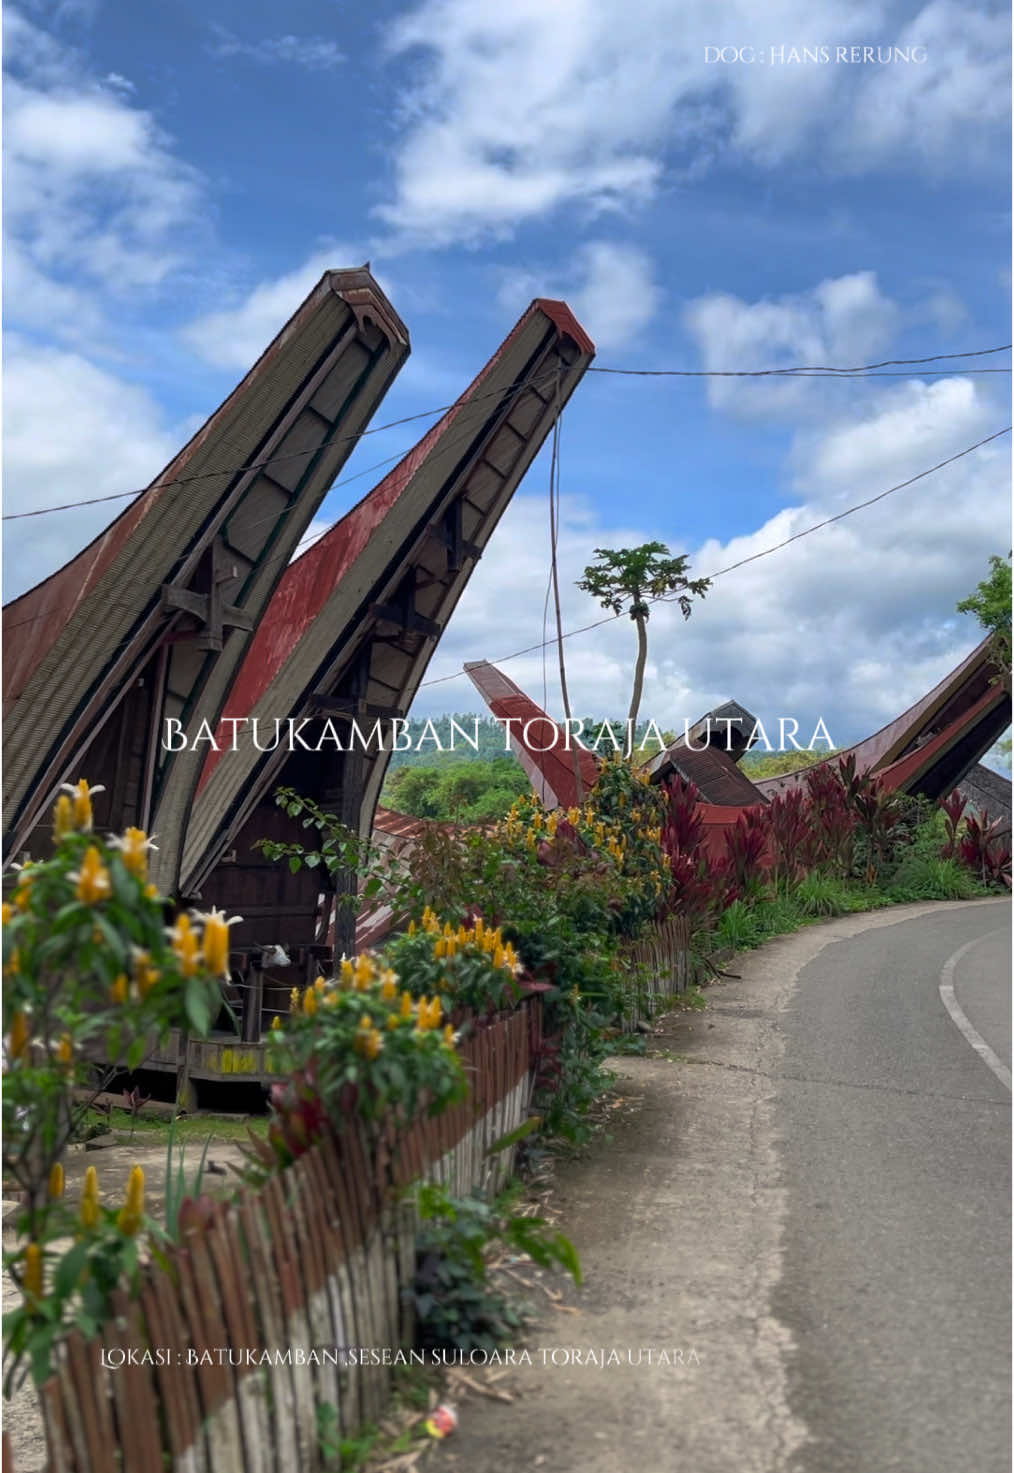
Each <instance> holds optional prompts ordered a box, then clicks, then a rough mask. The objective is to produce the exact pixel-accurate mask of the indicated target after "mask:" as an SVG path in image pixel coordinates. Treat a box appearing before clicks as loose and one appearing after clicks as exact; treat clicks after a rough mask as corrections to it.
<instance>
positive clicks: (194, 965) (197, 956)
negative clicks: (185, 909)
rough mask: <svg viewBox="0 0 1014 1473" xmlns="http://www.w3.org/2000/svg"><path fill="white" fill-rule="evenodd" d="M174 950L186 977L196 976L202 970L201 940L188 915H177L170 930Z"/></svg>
mask: <svg viewBox="0 0 1014 1473" xmlns="http://www.w3.org/2000/svg"><path fill="white" fill-rule="evenodd" d="M169 939H170V941H171V942H172V948H173V951H174V952H175V953H176V959H177V961H178V962H179V964H180V972H181V973H182V975H183V976H184V977H196V975H197V973H198V972H199V971H200V970H201V942H200V938H199V937H198V935H197V932H196V931H195V930H194V928H193V926H192V925H191V922H190V917H189V916H188V915H181V916H177V918H176V924H175V926H173V927H172V928H171V929H170V931H169Z"/></svg>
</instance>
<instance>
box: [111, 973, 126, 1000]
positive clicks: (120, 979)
mask: <svg viewBox="0 0 1014 1473" xmlns="http://www.w3.org/2000/svg"><path fill="white" fill-rule="evenodd" d="M129 990H130V989H129V985H128V983H127V974H126V972H120V973H119V974H118V975H117V977H116V978H115V979H114V981H113V985H112V986H111V987H110V989H109V996H110V997H111V998H112V1000H113V1002H115V1003H121V1004H122V1003H125V1002H126V1001H127V995H128V992H129Z"/></svg>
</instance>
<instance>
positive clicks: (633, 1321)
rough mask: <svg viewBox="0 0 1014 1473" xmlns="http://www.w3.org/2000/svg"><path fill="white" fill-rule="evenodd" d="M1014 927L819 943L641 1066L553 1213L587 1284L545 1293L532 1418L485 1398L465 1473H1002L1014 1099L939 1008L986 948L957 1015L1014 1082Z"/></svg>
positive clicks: (905, 921) (961, 914)
mask: <svg viewBox="0 0 1014 1473" xmlns="http://www.w3.org/2000/svg"><path fill="white" fill-rule="evenodd" d="M1009 923H1010V906H1009V904H1008V903H1006V902H1003V901H1000V902H995V901H989V902H985V903H979V904H971V905H963V904H958V905H920V906H910V907H905V908H904V910H900V911H881V912H877V913H875V914H873V915H861V916H843V917H841V918H839V919H837V920H834V921H831V922H828V923H827V924H823V925H817V926H813V927H807V928H806V929H804V930H802V931H799V932H798V933H796V934H795V935H792V936H786V937H784V938H781V939H779V940H777V941H774V942H772V943H770V944H769V945H767V946H765V947H763V948H761V950H760V951H758V952H754V953H751V954H749V955H747V956H743V957H737V958H736V962H735V965H734V966H733V967H732V968H731V970H732V971H733V972H735V973H737V974H740V975H738V976H736V977H730V978H728V979H726V980H723V981H722V982H720V983H716V984H715V985H714V986H713V987H711V988H710V989H709V991H708V999H709V1003H708V1007H707V1009H706V1011H704V1012H685V1013H673V1014H671V1015H670V1016H669V1017H668V1018H667V1019H665V1020H664V1022H663V1023H662V1025H661V1026H660V1028H659V1030H658V1032H657V1034H656V1036H655V1037H654V1038H653V1039H651V1040H650V1051H649V1055H648V1056H647V1057H645V1058H618V1059H616V1060H614V1063H613V1068H614V1070H615V1073H616V1076H617V1080H616V1100H615V1106H616V1108H615V1109H614V1110H612V1111H611V1112H610V1128H609V1133H608V1135H606V1136H600V1137H599V1138H598V1139H597V1140H596V1141H595V1142H594V1143H593V1145H592V1146H591V1147H590V1148H589V1150H588V1151H587V1152H586V1153H585V1155H584V1156H583V1157H582V1158H581V1159H579V1160H575V1161H568V1162H564V1163H562V1164H561V1165H560V1166H559V1167H558V1170H557V1178H556V1189H555V1192H554V1203H555V1206H556V1208H557V1209H558V1210H559V1211H560V1212H561V1214H562V1216H561V1221H560V1226H561V1227H562V1228H563V1230H564V1231H565V1232H566V1233H567V1234H568V1235H569V1236H570V1237H571V1238H572V1239H573V1241H574V1243H575V1244H576V1246H577V1248H578V1251H579V1252H580V1254H581V1261H582V1264H583V1266H584V1269H585V1274H586V1281H585V1284H584V1286H583V1287H582V1289H581V1290H580V1291H579V1292H577V1293H571V1292H569V1291H568V1294H567V1303H566V1304H563V1305H560V1304H557V1303H555V1302H554V1303H550V1302H549V1301H548V1300H547V1299H546V1298H545V1297H544V1296H542V1295H540V1294H539V1293H538V1292H537V1291H536V1293H535V1296H534V1297H535V1298H536V1299H537V1300H539V1301H540V1308H541V1310H542V1313H541V1317H540V1321H539V1323H538V1324H537V1325H536V1327H535V1328H534V1330H533V1331H532V1333H531V1335H530V1337H529V1340H528V1342H527V1343H528V1345H530V1347H531V1349H532V1357H533V1359H532V1363H531V1365H529V1366H521V1367H518V1368H516V1369H514V1370H507V1371H505V1372H504V1373H502V1379H499V1380H498V1381H497V1382H496V1391H497V1392H498V1393H499V1392H503V1391H507V1392H508V1393H509V1394H510V1395H511V1396H513V1397H514V1398H515V1399H514V1400H513V1401H511V1402H507V1403H501V1402H498V1401H495V1400H489V1399H487V1398H486V1397H482V1396H467V1395H466V1397H465V1399H464V1402H463V1404H462V1406H461V1423H460V1427H459V1431H458V1433H457V1435H456V1436H455V1437H454V1438H453V1439H452V1440H451V1441H450V1442H449V1443H448V1444H447V1447H446V1449H445V1450H444V1451H443V1453H442V1458H443V1459H444V1460H445V1461H446V1462H447V1465H448V1473H457V1470H461V1473H465V1470H467V1473H508V1470H509V1473H514V1470H515V1469H519V1470H520V1469H528V1468H542V1469H544V1470H547V1473H549V1470H551V1473H578V1470H580V1473H629V1470H631V1469H636V1470H638V1473H899V1470H900V1473H966V1470H967V1473H1001V1470H1002V1469H1004V1468H1005V1467H1006V1466H1007V1448H1006V1440H1005V1439H1006V1431H1007V1427H1008V1425H1009V1397H1008V1387H1009V1378H1010V1366H1009V1353H1008V1345H1009V1341H1008V1313H1007V1307H1008V1304H1009V1267H1008V1243H1009V1194H1008V1185H1009V1183H1008V1177H1009V1159H1010V1157H1009V1128H1010V1095H1009V1094H1008V1093H1007V1090H1006V1089H1005V1088H1004V1086H1003V1085H1002V1084H1001V1083H1000V1081H999V1079H997V1077H996V1076H995V1075H994V1074H993V1073H991V1072H990V1070H989V1069H988V1068H987V1067H986V1065H985V1064H984V1063H982V1061H981V1059H980V1058H979V1056H978V1054H976V1053H975V1052H974V1051H973V1049H972V1048H971V1046H970V1045H969V1043H968V1042H967V1040H966V1038H965V1037H964V1035H963V1034H962V1033H961V1032H959V1030H958V1028H957V1027H956V1026H955V1024H954V1022H952V1020H951V1016H950V1014H949V1013H948V1012H947V1010H946V1009H945V1007H944V1004H943V1002H942V1001H941V997H940V993H939V982H940V973H941V969H942V967H943V966H944V965H945V963H946V962H947V960H948V959H949V958H950V957H951V956H952V955H953V954H954V953H955V952H956V951H957V950H958V948H960V947H963V946H965V945H966V943H968V942H971V941H973V940H975V941H976V944H975V945H973V946H971V947H970V948H969V949H968V950H966V951H964V952H962V955H961V957H960V958H959V959H958V961H957V963H956V964H955V967H954V970H953V979H954V988H955V997H956V998H959V997H960V998H961V1000H962V1006H964V1004H966V1003H967V1005H968V1008H969V1016H970V1017H972V1016H974V1018H975V1020H976V1023H975V1026H976V1027H977V1028H979V1029H981V1030H983V1031H984V1032H986V1033H988V1034H989V1037H988V1040H987V1041H988V1043H989V1045H990V1047H991V1048H992V1049H993V1050H994V1051H995V1052H996V1053H997V1054H999V1055H1001V1057H1002V1051H1003V1049H1004V1046H1005V1036H1004V1032H1003V1006H1002V1005H1000V1004H999V1003H998V998H997V994H998V992H1000V996H1001V999H1002V997H1006V996H1009V982H1007V984H1006V985H1007V991H1006V992H1002V991H1001V989H999V988H998V978H1005V977H1009V963H1006V962H1005V959H1004V955H1003V951H1002V947H1001V940H1000V936H998V935H994V934H993V933H998V932H999V933H1001V934H1002V931H1003V929H1004V928H1006V927H1007V926H1009ZM981 937H985V938H986V939H984V940H978V939H977V938H981ZM1000 1067H1001V1068H1002V1067H1003V1065H1002V1064H1001V1065H1000ZM540 1347H541V1348H542V1354H541V1355H540V1350H539V1348H540ZM547 1347H549V1348H550V1349H551V1352H552V1353H550V1354H549V1356H548V1358H547V1355H546V1348H547ZM553 1347H557V1348H560V1347H562V1349H561V1350H560V1353H559V1356H558V1357H557V1356H556V1353H555V1351H552V1348H553ZM589 1347H591V1348H592V1350H594V1351H596V1352H599V1353H600V1352H601V1349H603V1348H604V1350H605V1352H606V1354H607V1355H608V1354H611V1353H612V1352H615V1353H616V1357H617V1362H618V1363H614V1362H612V1361H606V1360H605V1359H604V1358H601V1356H600V1360H599V1361H598V1363H593V1362H590V1361H589V1359H588V1348H589ZM638 1347H648V1348H649V1349H653V1350H654V1351H655V1352H656V1360H655V1363H654V1364H648V1363H646V1362H645V1361H643V1360H641V1359H640V1354H641V1353H640V1350H638ZM667 1348H669V1350H670V1361H669V1362H668V1363H666V1364H660V1363H659V1360H658V1354H657V1353H658V1351H659V1350H660V1349H661V1350H666V1349H667ZM631 1350H633V1355H631V1354H630V1352H631ZM577 1352H582V1353H583V1354H584V1355H585V1361H584V1364H578V1363H577V1362H576V1361H575V1359H574V1355H576V1353H577ZM677 1354H679V1355H680V1356H681V1359H680V1360H679V1361H678V1362H677V1359H676V1357H677ZM478 1374H480V1375H481V1374H482V1373H481V1372H480V1373H478ZM497 1374H501V1373H499V1372H498V1373H497Z"/></svg>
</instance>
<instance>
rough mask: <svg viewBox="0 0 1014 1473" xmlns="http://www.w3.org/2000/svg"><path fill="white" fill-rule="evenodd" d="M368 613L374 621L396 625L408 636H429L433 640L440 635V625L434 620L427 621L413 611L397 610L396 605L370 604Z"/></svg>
mask: <svg viewBox="0 0 1014 1473" xmlns="http://www.w3.org/2000/svg"><path fill="white" fill-rule="evenodd" d="M369 611H370V613H371V614H372V615H373V617H374V618H375V619H380V620H383V621H384V622H385V623H387V624H396V625H397V626H398V628H399V629H407V630H408V631H409V633H410V634H429V635H432V636H433V638H434V639H436V638H438V637H439V635H440V625H439V624H438V623H437V622H436V620H435V619H427V618H426V616H425V615H424V614H420V613H418V612H417V611H416V610H415V609H406V608H399V607H398V605H397V604H370V610H369Z"/></svg>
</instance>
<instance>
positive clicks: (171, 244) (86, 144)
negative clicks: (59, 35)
mask: <svg viewBox="0 0 1014 1473" xmlns="http://www.w3.org/2000/svg"><path fill="white" fill-rule="evenodd" d="M5 30H6V41H7V45H6V52H5V67H6V70H7V73H8V75H7V77H6V80H5V87H4V111H5V149H6V188H5V207H6V208H5V216H6V225H7V232H8V240H9V242H10V243H11V248H12V249H13V250H14V251H15V252H16V253H17V254H18V255H19V257H20V258H21V261H22V262H23V264H22V265H21V266H20V267H19V270H20V271H21V272H22V275H23V276H31V277H32V278H33V281H32V285H31V290H30V292H29V300H28V304H27V311H26V319H25V320H29V319H30V317H31V314H32V312H33V311H34V310H35V304H36V303H37V302H38V301H39V300H40V299H42V298H44V296H45V282H44V281H43V280H42V278H45V280H46V281H48V282H50V283H52V292H53V294H54V299H56V300H58V299H59V297H60V292H61V291H62V292H64V293H66V291H67V290H74V291H78V292H79V291H80V290H81V288H82V286H83V287H85V288H87V289H89V290H91V289H95V290H97V291H98V292H100V293H102V294H104V295H105V296H107V297H109V298H122V297H123V296H124V295H125V294H126V293H128V292H135V291H136V290H137V289H138V288H148V289H150V288H154V287H157V286H158V285H160V284H161V283H162V282H163V281H164V280H165V279H166V277H167V276H168V275H169V273H170V272H172V271H173V270H174V269H175V268H176V267H177V266H179V264H180V263H181V260H182V259H183V256H184V253H185V249H186V245H187V243H188V240H189V238H190V236H191V235H192V232H193V230H194V229H195V228H196V226H197V221H198V216H199V205H200V203H201V196H202V181H201V179H200V176H199V175H198V174H197V172H196V171H195V170H193V169H191V168H190V167H189V166H187V165H186V164H184V163H183V162H182V161H181V160H180V159H179V158H178V157H177V156H176V155H175V153H174V152H173V146H172V142H171V140H170V139H169V138H168V137H167V136H166V135H165V133H164V132H163V130H162V129H161V128H160V127H159V125H158V123H157V122H156V120H155V118H154V117H153V115H152V114H151V113H150V112H148V111H146V110H145V109H143V108H139V107H137V106H136V105H135V103H134V102H133V101H132V99H131V96H130V91H129V86H126V85H125V79H123V78H121V77H110V78H109V79H107V83H106V84H103V83H100V82H99V81H97V80H95V79H93V78H89V77H88V75H87V74H86V72H85V71H84V69H83V66H82V63H81V61H80V59H79V58H78V57H77V56H76V55H75V54H74V53H73V52H70V51H67V50H66V49H65V48H63V47H61V46H60V44H59V43H58V42H57V41H56V40H55V39H54V38H53V37H52V36H49V35H47V34H46V33H45V32H43V31H41V30H40V29H39V28H38V27H37V26H34V25H33V24H32V23H31V22H30V21H28V20H27V19H26V18H25V17H24V16H23V15H22V14H20V13H19V12H18V11H16V10H13V11H12V10H8V13H7V16H6V26H5ZM65 299H66V298H65V297H64V300H65ZM7 305H8V312H9V315H10V316H11V317H13V319H14V320H16V321H17V320H21V299H20V296H19V295H18V294H16V293H15V294H12V295H11V297H9V298H8V304H7Z"/></svg>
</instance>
